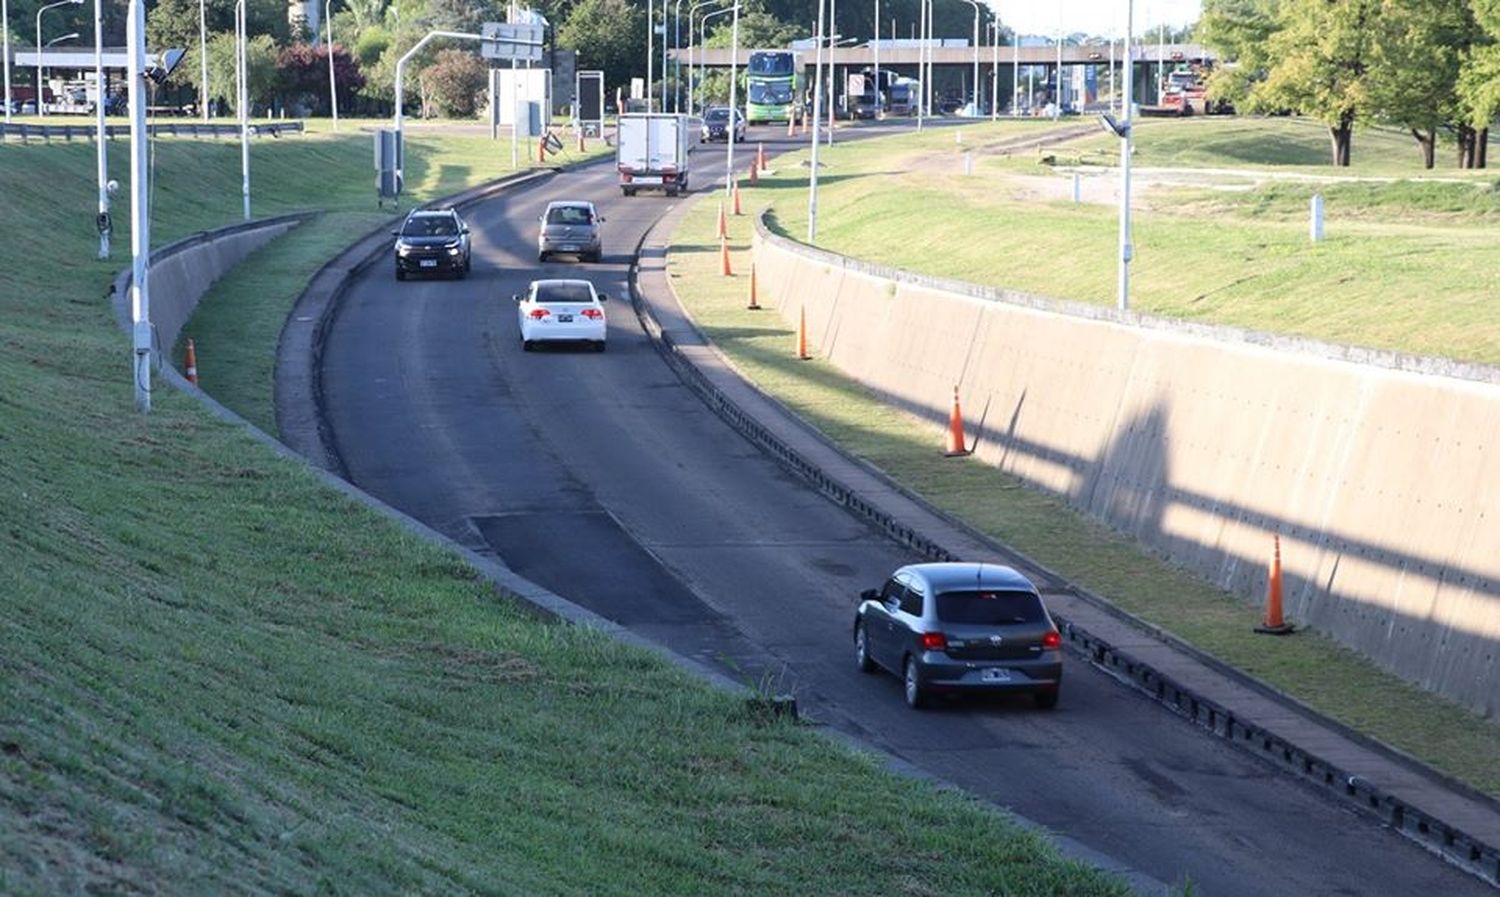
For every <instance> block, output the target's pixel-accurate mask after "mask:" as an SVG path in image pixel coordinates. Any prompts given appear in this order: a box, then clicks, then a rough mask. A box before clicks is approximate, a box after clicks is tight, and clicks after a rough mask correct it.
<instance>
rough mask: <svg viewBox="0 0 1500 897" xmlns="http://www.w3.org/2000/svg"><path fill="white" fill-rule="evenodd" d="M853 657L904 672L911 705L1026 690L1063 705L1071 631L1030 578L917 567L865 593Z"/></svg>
mask: <svg viewBox="0 0 1500 897" xmlns="http://www.w3.org/2000/svg"><path fill="white" fill-rule="evenodd" d="M854 656H855V662H856V664H858V666H859V669H860V670H862V671H863V672H866V673H869V672H874V671H875V670H876V669H877V668H880V667H884V668H885V669H887V670H889V671H891V672H893V673H895V674H896V675H897V676H900V677H901V679H902V682H903V685H904V690H905V696H906V703H907V704H909V705H910V706H912V707H913V708H919V707H924V706H926V705H927V704H928V703H929V702H930V701H931V699H932V696H933V695H935V694H938V693H943V692H948V693H961V692H980V691H983V692H1022V693H1029V694H1031V695H1032V697H1033V700H1034V701H1035V702H1036V705H1037V706H1038V707H1043V708H1050V707H1055V706H1056V705H1057V697H1058V692H1059V689H1060V687H1061V684H1062V635H1061V633H1059V632H1058V629H1057V625H1056V624H1055V623H1053V622H1052V617H1051V616H1050V615H1048V613H1047V609H1046V607H1045V606H1044V605H1043V604H1042V598H1041V595H1040V593H1038V592H1037V590H1036V586H1034V585H1032V584H1031V582H1030V580H1028V579H1026V577H1024V576H1022V575H1021V574H1019V573H1017V572H1016V571H1015V570H1013V569H1011V568H1010V567H1005V566H1001V565H999V564H974V563H943V564H913V565H910V566H906V567H902V568H901V569H899V570H897V571H896V572H895V573H894V574H893V575H892V576H891V578H890V579H889V580H887V581H886V583H885V585H884V586H882V587H881V588H879V589H866V590H865V591H864V592H863V593H862V594H861V595H860V603H859V609H858V610H857V611H856V612H855V615H854Z"/></svg>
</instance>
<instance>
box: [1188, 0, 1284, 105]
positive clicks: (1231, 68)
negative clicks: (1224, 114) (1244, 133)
mask: <svg viewBox="0 0 1500 897" xmlns="http://www.w3.org/2000/svg"><path fill="white" fill-rule="evenodd" d="M1280 7H1281V3H1280V0H1204V2H1203V17H1202V18H1201V19H1199V20H1198V28H1197V32H1198V38H1199V40H1201V41H1202V42H1203V44H1204V45H1205V46H1207V47H1209V48H1210V49H1212V50H1213V51H1214V52H1216V53H1217V54H1218V55H1219V58H1220V59H1221V60H1223V61H1225V62H1228V63H1232V65H1220V66H1219V67H1218V68H1217V69H1216V70H1215V71H1214V73H1213V74H1212V75H1211V76H1210V77H1209V79H1208V96H1209V98H1210V99H1213V100H1225V101H1227V102H1230V103H1233V104H1234V105H1236V106H1241V107H1248V106H1249V105H1250V92H1251V91H1252V90H1253V89H1254V88H1255V86H1256V85H1257V84H1259V83H1260V82H1262V81H1264V80H1265V78H1266V72H1267V70H1268V69H1269V68H1270V66H1271V58H1270V55H1269V52H1268V47H1269V43H1270V40H1271V35H1272V34H1274V33H1275V32H1276V29H1277V27H1278V26H1277V19H1278V14H1279V12H1280Z"/></svg>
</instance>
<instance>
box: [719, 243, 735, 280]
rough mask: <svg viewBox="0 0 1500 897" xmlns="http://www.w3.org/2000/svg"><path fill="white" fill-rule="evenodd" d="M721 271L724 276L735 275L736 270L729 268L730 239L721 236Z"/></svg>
mask: <svg viewBox="0 0 1500 897" xmlns="http://www.w3.org/2000/svg"><path fill="white" fill-rule="evenodd" d="M719 273H720V274H721V275H723V276H724V277H733V276H734V272H733V271H731V270H729V240H728V239H726V238H724V237H720V238H719Z"/></svg>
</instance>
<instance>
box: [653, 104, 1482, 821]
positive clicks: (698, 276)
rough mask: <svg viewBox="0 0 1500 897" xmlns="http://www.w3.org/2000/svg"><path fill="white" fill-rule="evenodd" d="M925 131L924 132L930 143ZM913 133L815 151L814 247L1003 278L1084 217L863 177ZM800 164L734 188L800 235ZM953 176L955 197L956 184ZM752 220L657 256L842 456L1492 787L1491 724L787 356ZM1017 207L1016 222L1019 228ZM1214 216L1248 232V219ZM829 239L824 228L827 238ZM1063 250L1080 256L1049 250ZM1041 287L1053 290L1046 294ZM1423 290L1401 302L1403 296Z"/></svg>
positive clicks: (698, 220)
mask: <svg viewBox="0 0 1500 897" xmlns="http://www.w3.org/2000/svg"><path fill="white" fill-rule="evenodd" d="M1022 126H1024V125H1016V126H1012V127H1022ZM965 131H966V137H965V139H966V140H970V136H969V135H970V133H971V132H970V131H969V129H968V128H967V127H966V129H965ZM1008 132H1010V129H1009V128H1002V129H1001V133H1008ZM932 139H933V138H932V137H930V136H925V135H924V136H923V137H921V138H920V140H921V141H923V142H927V143H929V144H930V141H931V140H932ZM946 140H947V145H948V146H952V145H953V137H952V136H951V134H950V135H948V136H947V138H946ZM910 143H911V141H909V139H908V138H905V137H902V138H894V139H891V140H876V141H869V142H863V143H859V144H852V143H850V144H842V145H835V147H834V149H833V150H832V151H831V152H826V155H825V156H824V158H825V159H826V160H827V162H828V167H827V168H826V169H824V170H823V173H822V178H821V180H822V183H823V184H824V185H825V186H824V187H822V188H820V190H819V206H820V209H821V214H820V216H819V224H818V227H819V243H820V245H822V246H824V247H825V248H834V249H835V250H836V251H842V252H845V253H847V254H850V255H854V256H857V257H861V258H872V257H873V258H876V259H878V260H881V261H885V262H887V263H893V262H894V261H895V260H896V259H902V260H907V261H908V262H909V264H908V265H907V266H909V267H913V268H915V269H916V270H925V271H928V272H934V271H935V269H940V270H938V273H946V274H948V275H950V276H958V277H965V276H967V277H968V278H969V279H976V280H987V281H989V282H999V283H1002V284H1003V283H1004V279H1003V277H1002V276H1000V275H995V276H992V277H981V276H979V275H981V274H983V272H984V271H985V270H986V269H984V268H983V267H981V262H980V258H979V256H980V255H981V254H982V255H983V258H984V259H985V260H988V261H987V263H988V264H993V265H995V266H997V267H999V268H1002V269H1004V270H1006V271H1011V270H1014V265H1013V263H1012V262H1011V261H1010V260H1008V259H1006V258H1005V257H1006V256H1007V255H1008V254H1010V253H1011V252H1012V251H1013V250H1012V249H1008V248H1006V247H1014V245H1015V244H1016V243H1017V242H1019V241H1021V240H1025V241H1026V242H1027V243H1028V244H1031V245H1035V244H1036V243H1037V242H1044V243H1045V242H1050V241H1052V240H1053V239H1054V238H1055V237H1056V236H1057V235H1049V234H1046V233H1044V229H1045V228H1046V227H1048V226H1050V225H1049V222H1051V221H1052V220H1054V218H1062V217H1065V216H1070V215H1087V214H1088V211H1087V210H1086V209H1073V208H1072V207H1071V206H1069V207H1058V208H1049V207H1048V206H1047V204H1041V208H1040V209H1035V210H1034V213H1033V212H1028V216H1029V217H1028V218H1026V219H1022V218H1020V217H1011V218H1008V219H1007V218H1006V217H1005V214H1007V213H1002V212H1001V211H999V210H998V208H997V206H998V207H1002V208H1010V212H1009V213H1008V214H1012V215H1014V214H1018V210H1016V209H1014V208H1011V206H1012V205H1013V204H1011V203H1009V201H1008V200H1006V199H1004V191H1003V190H998V191H992V193H995V194H999V196H998V197H996V198H994V199H993V202H992V203H991V202H988V201H986V200H985V199H984V198H982V197H977V196H974V195H973V194H974V193H975V192H976V191H974V190H973V188H972V187H969V186H966V185H965V184H964V183H963V182H965V181H966V180H967V179H963V178H961V177H958V178H951V179H948V180H950V181H953V182H959V183H956V184H952V186H953V187H954V190H947V189H944V188H943V183H944V180H945V176H941V175H935V174H921V173H908V174H905V175H902V176H901V178H900V180H898V181H895V182H893V181H892V179H891V178H890V177H889V176H882V177H876V176H874V173H875V172H887V171H891V170H898V171H909V172H914V169H913V168H912V166H909V165H906V164H903V163H901V162H899V161H898V160H901V159H903V158H905V159H911V158H913V157H918V156H921V155H922V152H920V151H919V152H917V153H912V152H910V149H909V146H910ZM797 161H798V159H797V157H789V158H782V159H779V160H777V161H776V162H775V163H773V164H774V165H775V167H776V168H777V169H778V174H777V176H776V177H773V178H769V179H763V180H762V181H761V184H762V186H760V187H757V188H748V189H747V190H746V192H745V197H744V198H745V206H746V209H747V211H748V210H750V209H760V208H763V207H765V206H766V205H767V204H768V203H774V204H775V209H776V211H777V214H778V215H780V216H783V217H782V218H781V222H782V224H783V226H785V227H786V229H787V230H788V231H789V232H790V233H791V234H793V235H794V236H798V237H801V236H802V235H804V234H805V233H806V228H805V224H801V223H793V222H797V221H798V220H799V218H800V216H802V215H803V214H804V210H805V202H806V193H805V177H806V175H805V173H804V172H805V171H806V169H805V168H800V167H798V165H797ZM913 182H915V183H913ZM908 188H909V189H908ZM959 188H962V189H963V190H964V191H965V195H962V196H960V195H958V194H957V192H956V191H957V189H959ZM914 194H916V195H914ZM895 197H899V201H895V200H894V199H893V198H895ZM953 204H959V205H964V204H972V205H974V206H977V207H979V208H981V209H983V210H984V214H985V216H986V218H985V220H986V221H988V222H990V226H989V227H985V226H981V225H976V224H975V223H974V220H973V218H968V219H966V220H964V221H963V229H964V231H965V232H966V233H967V237H966V238H965V239H963V240H955V241H951V242H945V241H944V240H942V239H938V238H934V237H933V232H934V231H942V232H946V231H947V230H948V228H949V223H948V222H947V219H948V218H951V217H962V216H950V215H924V216H923V217H922V219H921V221H920V223H918V222H916V221H914V220H913V218H912V217H911V215H910V214H909V213H910V210H912V209H938V208H942V209H948V208H951V207H952V206H953ZM1038 214H1040V215H1041V216H1042V217H1041V218H1040V219H1039V218H1038V217H1037V215H1038ZM750 220H751V219H750V217H749V216H748V215H747V216H746V217H743V218H733V219H731V222H732V223H731V228H732V244H731V245H732V247H733V248H734V249H735V250H736V258H735V263H734V270H735V271H737V272H739V273H740V276H737V277H734V278H724V277H721V276H720V275H719V270H718V260H717V259H718V255H717V252H716V251H715V250H716V245H715V244H716V240H715V236H714V235H715V226H716V222H717V204H716V200H715V199H714V198H712V197H706V198H705V199H704V200H702V201H699V202H698V203H697V205H696V207H695V208H694V209H693V210H692V211H691V212H690V213H689V215H688V216H687V217H686V218H685V219H684V221H683V223H682V224H681V226H679V228H678V229H677V231H676V233H675V234H674V236H673V247H674V251H673V252H671V253H670V254H669V256H668V265H669V270H670V274H671V276H672V277H673V278H674V279H673V283H674V285H675V287H676V289H677V291H678V294H679V295H680V296H681V297H682V299H683V301H684V303H685V304H686V305H687V307H688V310H689V311H690V312H691V313H692V315H693V317H694V319H695V320H696V321H697V322H698V323H699V325H700V326H701V327H702V328H703V329H704V331H705V332H706V333H707V334H708V336H709V337H710V338H712V339H713V340H714V342H715V343H716V344H718V345H719V346H720V347H721V348H722V349H723V350H724V351H725V352H726V353H727V354H728V355H729V357H730V358H731V359H733V361H734V363H735V364H736V365H737V366H738V367H739V369H740V370H741V371H742V372H743V373H744V374H745V375H746V376H748V377H749V378H750V379H751V380H753V381H754V382H755V383H757V384H758V385H759V386H760V387H761V388H762V389H764V390H766V391H767V392H768V393H770V394H771V395H773V396H776V397H777V398H778V399H780V400H781V401H782V402H784V403H785V404H786V405H788V406H789V407H790V408H792V409H793V410H794V411H796V412H797V413H798V414H800V415H802V416H803V417H804V418H806V419H807V420H808V421H810V422H811V423H812V424H813V425H814V426H816V427H817V428H818V429H819V430H821V431H822V432H824V433H825V434H827V435H828V436H829V437H830V438H831V439H833V440H834V441H835V442H836V443H838V444H839V445H841V446H843V447H844V448H845V449H846V450H847V451H850V452H851V453H853V454H855V455H858V456H860V457H862V458H865V459H867V460H869V461H870V462H872V463H874V464H875V465H876V466H878V467H880V468H881V469H882V470H884V471H886V472H887V473H888V474H890V475H891V476H892V477H894V478H895V479H896V480H897V481H898V482H900V483H902V484H903V485H904V486H906V487H908V488H910V489H912V490H913V491H915V492H917V493H919V494H921V495H923V496H924V497H925V498H927V499H928V500H929V501H931V502H932V503H934V504H935V505H937V506H938V507H940V508H942V509H943V510H944V511H946V512H948V513H950V514H952V515H954V516H956V517H958V518H959V519H962V520H964V521H967V522H968V523H969V524H971V525H973V526H975V527H976V528H977V529H979V530H980V531H982V532H984V533H986V534H988V535H990V536H992V537H994V538H996V539H999V540H1000V541H1002V542H1005V543H1006V544H1009V545H1011V546H1014V547H1015V548H1017V549H1019V550H1020V551H1022V552H1024V553H1026V554H1028V555H1030V556H1031V557H1033V558H1035V559H1037V560H1038V561H1040V562H1041V563H1043V564H1045V565H1047V566H1049V567H1051V568H1053V569H1055V570H1057V571H1059V572H1060V573H1062V574H1063V575H1065V576H1067V577H1068V578H1070V579H1072V580H1073V581H1075V582H1078V583H1079V584H1081V585H1083V586H1085V587H1087V588H1089V589H1091V590H1092V591H1094V592H1096V593H1098V594H1101V595H1103V596H1105V597H1107V598H1108V599H1109V600H1111V601H1113V602H1115V603H1116V604H1117V605H1119V606H1120V607H1122V608H1124V609H1126V610H1128V611H1130V612H1131V613H1133V614H1136V615H1138V616H1140V617H1142V618H1144V619H1146V620H1149V621H1150V622H1152V623H1154V624H1156V625H1158V626H1160V627H1162V628H1163V629H1165V630H1167V631H1169V632H1172V633H1174V634H1176V635H1178V636H1180V637H1181V638H1183V639H1185V640H1186V641H1188V642H1190V643H1192V644H1194V645H1196V646H1198V647H1199V648H1202V649H1203V650H1205V651H1207V652H1209V653H1211V654H1213V655H1215V656H1217V657H1219V658H1221V659H1223V660H1224V661H1226V662H1228V663H1229V664H1231V665H1233V666H1235V667H1237V668H1239V669H1242V670H1245V671H1246V672H1248V673H1251V674H1253V675H1255V676H1259V677H1261V678H1262V679H1264V680H1265V681H1267V682H1269V683H1271V684H1272V685H1274V686H1276V687H1277V688H1280V689H1282V690H1284V691H1286V692H1288V693H1290V694H1293V695H1295V696H1297V697H1299V698H1301V699H1302V700H1304V701H1306V702H1307V703H1308V704H1310V705H1312V706H1314V707H1316V708H1318V709H1319V710H1321V711H1322V712H1323V713H1325V714H1327V715H1328V716H1330V717H1333V718H1335V719H1338V720H1341V721H1342V722H1344V723H1346V724H1348V725H1349V726H1351V727H1353V728H1355V729H1357V730H1359V731H1361V732H1364V733H1366V734H1368V735H1370V736H1373V737H1375V738H1378V739H1380V740H1381V741H1384V742H1386V743H1388V744H1391V745H1394V746H1396V747H1398V748H1400V749H1402V750H1404V751H1407V752H1409V753H1411V754H1413V755H1415V756H1417V757H1420V758H1422V759H1423V760H1425V761H1427V762H1429V763H1431V764H1432V765H1433V766H1435V767H1437V768H1439V769H1441V770H1443V771H1445V772H1447V773H1448V774H1450V775H1453V776H1455V777H1456V778H1459V779H1461V780H1463V781H1466V782H1468V783H1469V784H1471V785H1473V786H1474V787H1476V788H1478V789H1480V790H1482V791H1486V792H1488V793H1490V794H1494V795H1500V725H1497V724H1496V723H1495V722H1487V721H1485V720H1483V719H1480V718H1478V717H1476V716H1474V715H1472V714H1469V713H1467V712H1465V711H1463V710H1461V709H1460V708H1458V707H1455V706H1453V705H1451V704H1446V703H1443V702H1442V701H1441V700H1439V699H1436V698H1434V697H1433V696H1432V695H1430V694H1428V693H1426V692H1424V691H1422V690H1420V689H1418V688H1415V687H1413V686H1410V685H1408V684H1406V683H1404V682H1402V681H1401V680H1399V679H1397V678H1395V677H1393V676H1390V675H1388V674H1386V673H1384V672H1382V671H1381V670H1379V669H1378V668H1376V667H1375V666H1374V665H1372V664H1370V663H1368V662H1367V661H1365V660H1363V659H1362V658H1361V657H1359V656H1358V655H1357V654H1355V653H1354V652H1352V651H1349V650H1347V649H1345V648H1342V647H1341V646H1339V645H1338V644H1336V643H1334V642H1333V641H1331V640H1329V639H1326V638H1322V637H1319V636H1317V635H1316V634H1314V633H1311V632H1309V633H1306V634H1305V637H1299V638H1296V639H1274V640H1269V641H1268V640H1267V639H1265V638H1264V637H1261V636H1256V635H1254V634H1253V633H1252V632H1251V629H1252V628H1253V626H1254V625H1255V624H1256V623H1257V622H1259V612H1258V611H1256V610H1255V609H1252V608H1250V607H1248V606H1246V605H1245V604H1244V603H1242V602H1238V601H1235V600H1234V599H1233V598H1232V597H1231V596H1230V595H1228V594H1227V593H1225V592H1223V591H1221V590H1219V589H1217V588H1215V587H1213V586H1211V585H1209V584H1207V583H1204V582H1203V581H1201V580H1199V579H1197V578H1196V577H1193V576H1191V575H1189V574H1187V573H1185V572H1183V571H1181V570H1179V569H1177V568H1175V567H1173V566H1171V565H1170V564H1167V563H1165V562H1163V561H1161V560H1159V559H1157V558H1155V557H1153V556H1151V555H1150V554H1148V553H1147V552H1144V551H1142V550H1141V549H1140V548H1139V547H1138V546H1137V545H1135V544H1134V543H1133V542H1132V541H1131V540H1129V539H1127V538H1125V537H1123V536H1121V535H1119V534H1118V533H1116V532H1114V531H1113V530H1110V529H1108V528H1107V527H1104V526H1102V525H1099V524H1097V523H1095V522H1093V521H1090V520H1088V519H1087V518H1085V517H1083V516H1082V515H1080V514H1078V513H1076V512H1074V511H1072V510H1071V509H1070V508H1068V507H1067V506H1066V505H1065V504H1064V503H1063V502H1062V501H1061V500H1059V499H1056V498H1053V497H1051V496H1049V495H1046V494H1043V493H1041V492H1038V491H1036V490H1033V489H1030V488H1026V487H1025V486H1024V485H1023V484H1022V483H1021V481H1019V480H1017V479H1014V478H1012V477H1009V476H1007V475H1005V474H1003V473H1001V472H999V471H997V470H995V469H994V468H992V467H990V466H988V465H985V464H981V463H978V462H972V463H962V464H954V462H953V461H952V460H951V459H946V458H943V457H941V455H940V454H939V453H938V452H937V451H936V446H935V444H934V442H933V439H934V436H933V433H932V430H931V426H930V425H929V424H928V423H926V422H924V421H920V420H918V419H917V418H915V417H912V416H910V415H907V414H905V413H903V412H900V411H897V410H894V409H893V408H891V407H889V406H887V405H886V404H885V403H883V402H882V401H880V400H879V399H878V398H877V397H875V396H873V395H872V394H870V393H869V392H868V391H867V390H865V389H864V388H863V387H861V386H860V385H859V384H858V383H856V382H854V381H853V380H851V379H849V378H847V377H845V376H843V375H842V374H841V373H839V372H838V371H837V370H836V369H834V368H833V367H832V366H830V365H827V364H825V363H823V362H821V361H814V362H802V361H797V360H795V359H794V356H793V352H792V346H793V333H792V330H791V329H790V328H788V327H786V326H784V325H783V323H782V321H781V320H780V318H779V317H777V316H776V315H775V313H774V312H751V311H747V310H746V309H745V304H746V289H747V284H746V277H745V276H743V275H744V273H745V272H746V271H747V270H748V267H749V261H750V260H749V257H748V247H749V240H750V234H751V224H750ZM1023 220H1024V221H1025V222H1026V223H1025V224H1024V225H1017V224H1016V222H1018V221H1023ZM1224 226H1228V227H1243V228H1244V229H1245V230H1247V231H1249V230H1250V229H1251V228H1250V227H1249V225H1246V224H1243V223H1239V224H1228V225H1224ZM824 235H829V236H828V238H827V239H826V240H825V239H823V237H824ZM898 236H899V239H898ZM1207 239H1212V237H1211V236H1210V237H1207ZM914 244H919V246H914ZM922 247H925V251H924V250H923V249H922ZM948 252H951V253H953V254H955V255H958V256H960V257H962V258H964V259H965V260H966V261H965V263H964V264H963V266H961V267H958V268H957V270H950V269H947V266H946V265H945V262H944V260H943V259H941V256H942V255H943V254H944V253H948ZM1143 254H1144V253H1143ZM893 257H894V258H893ZM1063 257H1076V256H1052V257H1051V258H1063ZM922 260H925V261H926V264H925V265H924V264H921V261H922ZM897 263H899V262H897ZM1044 267H1045V272H1039V273H1037V274H1036V275H1035V279H1036V282H1038V283H1042V282H1044V281H1045V278H1044V277H1043V274H1044V273H1045V274H1050V275H1051V276H1052V277H1053V278H1055V279H1056V280H1059V281H1065V280H1067V278H1068V277H1069V276H1070V275H1069V273H1068V269H1071V268H1074V267H1079V266H1076V265H1056V264H1049V265H1046V266H1044ZM1202 267H1203V270H1204V273H1205V275H1206V276H1216V274H1217V272H1216V271H1215V269H1214V266H1213V265H1210V264H1207V263H1205V264H1204V265H1203V266H1202ZM1039 291H1040V292H1048V293H1053V294H1054V295H1055V294H1056V291H1054V290H1050V289H1039ZM1421 298H1423V297H1413V301H1414V302H1416V301H1419V300H1420V299H1421ZM1348 301H1352V299H1349V300H1348ZM1490 332H1491V333H1493V332H1494V331H1493V329H1492V330H1491V331H1490Z"/></svg>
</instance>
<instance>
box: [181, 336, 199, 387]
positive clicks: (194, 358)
mask: <svg viewBox="0 0 1500 897" xmlns="http://www.w3.org/2000/svg"><path fill="white" fill-rule="evenodd" d="M182 372H183V374H184V375H186V376H187V382H189V383H192V384H194V385H196V384H197V383H198V350H197V349H196V348H195V347H194V346H193V341H192V340H188V341H187V350H186V351H184V352H183V353H182Z"/></svg>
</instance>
